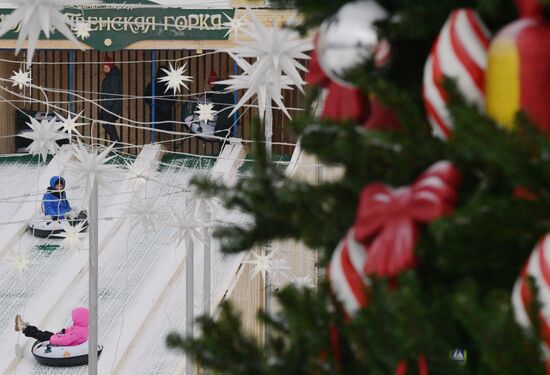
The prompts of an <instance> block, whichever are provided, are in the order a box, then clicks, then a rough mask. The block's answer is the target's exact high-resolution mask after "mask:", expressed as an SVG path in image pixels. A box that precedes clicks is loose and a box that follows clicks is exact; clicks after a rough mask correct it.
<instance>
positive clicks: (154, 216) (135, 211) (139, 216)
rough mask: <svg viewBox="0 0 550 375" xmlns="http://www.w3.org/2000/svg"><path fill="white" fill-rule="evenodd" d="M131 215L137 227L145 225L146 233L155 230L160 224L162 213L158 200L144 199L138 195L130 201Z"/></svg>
mask: <svg viewBox="0 0 550 375" xmlns="http://www.w3.org/2000/svg"><path fill="white" fill-rule="evenodd" d="M129 208H130V215H131V216H132V218H133V219H134V223H135V226H138V225H139V224H142V225H143V228H144V229H145V230H146V231H150V230H155V229H156V228H157V224H158V216H159V214H160V213H161V211H160V208H161V207H159V205H158V202H157V198H148V199H146V198H143V197H142V196H141V195H139V194H136V195H134V198H133V199H132V200H131V201H130V207H129Z"/></svg>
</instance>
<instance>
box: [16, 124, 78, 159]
mask: <svg viewBox="0 0 550 375" xmlns="http://www.w3.org/2000/svg"><path fill="white" fill-rule="evenodd" d="M29 118H30V120H31V122H27V125H28V126H29V128H31V131H30V132H23V133H20V134H18V136H19V137H24V138H27V139H30V140H32V143H31V144H30V145H29V146H28V150H29V153H30V154H32V155H40V156H41V157H42V160H43V161H46V157H47V155H48V153H50V154H55V153H56V152H57V151H58V150H59V145H58V144H57V141H59V140H61V139H65V138H67V134H64V133H62V132H61V123H60V122H58V121H56V119H55V117H54V118H52V119H51V120H49V121H48V120H42V121H40V122H39V121H38V120H36V119H35V118H33V117H29Z"/></svg>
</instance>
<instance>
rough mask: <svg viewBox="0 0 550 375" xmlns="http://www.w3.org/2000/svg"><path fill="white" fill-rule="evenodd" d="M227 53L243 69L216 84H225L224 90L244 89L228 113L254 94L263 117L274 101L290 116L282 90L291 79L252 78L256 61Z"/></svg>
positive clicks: (236, 109) (287, 87) (255, 68)
mask: <svg viewBox="0 0 550 375" xmlns="http://www.w3.org/2000/svg"><path fill="white" fill-rule="evenodd" d="M229 55H230V56H231V57H232V58H233V60H235V62H236V63H237V65H238V66H239V67H240V68H241V69H242V70H243V74H241V75H231V76H230V79H227V80H225V81H219V82H217V83H218V84H221V85H227V86H228V87H227V88H226V91H237V90H246V92H245V93H244V95H243V96H242V98H241V100H239V102H238V103H237V105H235V107H234V108H233V110H232V111H231V113H230V115H232V114H233V113H235V112H236V111H238V109H239V108H240V107H242V106H243V105H244V104H245V103H246V102H248V100H249V99H250V98H252V97H253V96H256V98H257V100H258V109H259V112H260V116H261V117H262V118H263V117H264V115H265V111H266V110H267V108H268V107H269V106H270V105H271V102H272V101H273V102H275V104H276V105H277V107H278V108H279V109H280V110H282V111H283V112H284V114H285V115H287V117H289V118H290V114H289V113H288V110H287V109H286V106H285V104H284V102H283V94H282V90H290V89H291V86H290V85H291V84H292V81H291V80H290V78H288V77H287V76H284V75H282V76H280V77H279V78H276V79H274V77H273V76H270V75H267V76H264V77H263V79H258V80H254V78H253V77H254V75H255V72H256V70H257V68H258V63H257V62H256V63H254V64H253V65H251V64H250V63H248V61H246V60H245V59H242V58H240V57H239V56H236V55H233V54H232V53H229Z"/></svg>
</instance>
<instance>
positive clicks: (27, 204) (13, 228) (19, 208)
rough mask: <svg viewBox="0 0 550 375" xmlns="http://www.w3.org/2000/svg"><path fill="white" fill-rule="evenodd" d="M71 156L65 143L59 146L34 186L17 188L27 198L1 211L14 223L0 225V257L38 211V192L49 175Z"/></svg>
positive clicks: (46, 184)
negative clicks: (0, 240)
mask: <svg viewBox="0 0 550 375" xmlns="http://www.w3.org/2000/svg"><path fill="white" fill-rule="evenodd" d="M71 157H72V153H71V149H70V148H69V147H68V146H67V145H65V146H63V147H61V149H60V150H59V152H58V153H57V154H56V155H55V156H54V157H53V159H52V160H51V161H50V162H49V164H48V166H47V167H46V169H45V170H44V171H43V172H42V174H41V175H40V177H39V178H38V181H37V184H36V186H35V185H30V184H24V185H23V186H20V187H19V188H18V190H17V194H18V195H21V196H23V195H25V196H27V199H25V200H24V201H22V202H21V203H20V204H17V205H11V206H10V209H8V210H7V212H6V211H4V212H2V216H3V218H4V220H5V221H9V222H14V224H12V225H5V226H2V227H0V228H1V229H0V239H2V242H1V244H0V259H1V258H2V256H3V255H5V253H6V252H7V251H8V250H9V249H10V248H12V247H13V246H14V244H15V242H16V241H17V240H18V239H19V238H20V237H21V235H22V234H23V233H24V232H25V231H26V230H27V223H28V222H29V221H30V220H31V219H32V218H33V217H34V216H35V215H36V213H37V212H38V210H39V207H40V202H41V199H42V196H41V195H40V192H42V191H43V189H44V187H45V186H48V185H49V183H50V177H52V176H56V175H61V174H62V172H63V168H64V166H65V165H66V164H67V162H68V161H69V160H70V159H71Z"/></svg>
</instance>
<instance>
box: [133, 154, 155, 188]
mask: <svg viewBox="0 0 550 375" xmlns="http://www.w3.org/2000/svg"><path fill="white" fill-rule="evenodd" d="M126 168H127V171H128V176H129V177H130V179H131V180H132V182H133V187H134V191H138V190H142V189H143V188H144V187H145V186H146V185H147V181H149V180H150V179H151V178H153V176H154V174H155V171H156V168H155V165H153V163H151V161H150V160H146V159H140V158H138V159H136V160H135V161H134V162H133V163H131V162H127V163H126Z"/></svg>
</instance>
